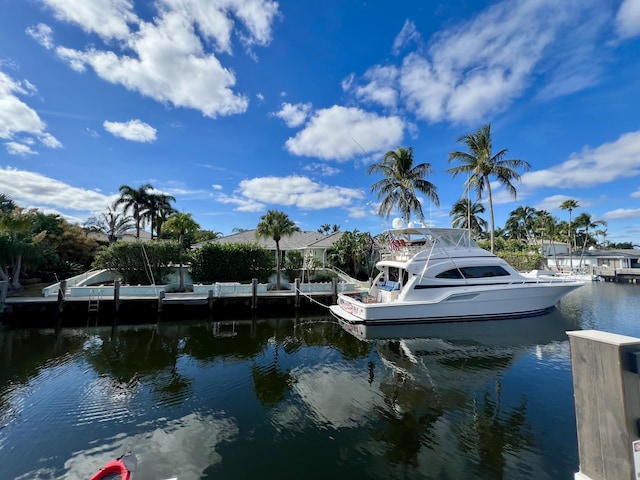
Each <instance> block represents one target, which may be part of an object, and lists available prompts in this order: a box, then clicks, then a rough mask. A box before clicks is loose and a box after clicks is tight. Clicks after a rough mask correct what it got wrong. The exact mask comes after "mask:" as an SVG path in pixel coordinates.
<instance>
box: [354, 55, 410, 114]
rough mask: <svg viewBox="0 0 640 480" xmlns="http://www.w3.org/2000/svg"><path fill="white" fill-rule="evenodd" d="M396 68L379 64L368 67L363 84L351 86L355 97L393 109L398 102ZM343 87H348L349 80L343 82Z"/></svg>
mask: <svg viewBox="0 0 640 480" xmlns="http://www.w3.org/2000/svg"><path fill="white" fill-rule="evenodd" d="M398 74H399V72H398V69H397V68H396V67H392V66H380V65H376V66H375V67H372V68H370V69H369V70H367V72H366V73H365V74H364V79H365V80H367V83H366V84H365V85H361V86H357V87H355V86H354V88H353V91H354V93H355V95H356V97H357V98H359V99H361V100H364V101H368V102H373V103H377V104H379V105H382V106H383V107H387V108H392V109H395V108H396V106H397V103H398V91H397V89H396V84H397V81H398ZM342 84H343V88H345V89H346V88H349V87H350V86H352V85H350V82H343V83H342Z"/></svg>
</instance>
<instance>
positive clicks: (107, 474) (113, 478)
mask: <svg viewBox="0 0 640 480" xmlns="http://www.w3.org/2000/svg"><path fill="white" fill-rule="evenodd" d="M136 464H137V461H136V457H135V456H134V455H133V454H132V453H125V454H124V455H122V456H121V457H119V458H116V459H115V460H111V461H110V462H109V463H107V464H106V465H105V466H104V467H102V468H101V469H100V470H98V472H96V473H95V474H94V475H93V476H92V477H91V478H90V479H89V480H130V478H131V472H132V471H133V470H135V468H136Z"/></svg>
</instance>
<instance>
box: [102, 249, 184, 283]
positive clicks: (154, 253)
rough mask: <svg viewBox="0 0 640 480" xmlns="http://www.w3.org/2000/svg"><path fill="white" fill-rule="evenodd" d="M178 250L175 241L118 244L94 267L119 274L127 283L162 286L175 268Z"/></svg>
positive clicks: (106, 251)
mask: <svg viewBox="0 0 640 480" xmlns="http://www.w3.org/2000/svg"><path fill="white" fill-rule="evenodd" d="M178 250H179V249H178V243H177V242H172V241H162V242H139V241H138V242H116V243H112V244H111V245H109V246H108V247H107V248H105V249H103V250H101V251H100V252H98V254H97V255H96V259H95V261H94V262H93V266H94V267H95V268H108V269H111V270H116V271H118V272H119V273H120V274H121V275H122V281H123V282H124V283H128V284H132V285H136V284H140V285H150V284H152V283H156V284H162V283H165V282H166V280H167V277H168V275H169V274H170V273H171V272H172V271H173V270H174V268H175V267H174V266H173V265H172V264H173V263H177V261H178V258H179V251H178Z"/></svg>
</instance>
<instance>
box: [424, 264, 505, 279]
mask: <svg viewBox="0 0 640 480" xmlns="http://www.w3.org/2000/svg"><path fill="white" fill-rule="evenodd" d="M505 276H509V272H507V271H506V270H505V269H504V268H502V267H501V266H500V265H482V266H477V267H460V268H453V269H451V270H446V271H444V272H441V273H439V274H438V275H436V278H452V279H456V278H488V277H505Z"/></svg>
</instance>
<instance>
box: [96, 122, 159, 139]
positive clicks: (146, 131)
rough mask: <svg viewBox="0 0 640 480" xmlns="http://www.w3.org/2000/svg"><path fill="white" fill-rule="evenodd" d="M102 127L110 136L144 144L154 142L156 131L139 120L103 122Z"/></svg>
mask: <svg viewBox="0 0 640 480" xmlns="http://www.w3.org/2000/svg"><path fill="white" fill-rule="evenodd" d="M103 126H104V129H105V130H106V131H107V132H109V133H110V134H112V135H114V136H116V137H120V138H124V139H126V140H131V141H134V142H145V143H150V142H153V141H155V140H156V132H157V130H156V129H155V128H153V127H152V126H151V125H149V124H148V123H144V122H143V121H141V120H137V119H136V120H129V121H128V122H109V121H105V122H104V123H103Z"/></svg>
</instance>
